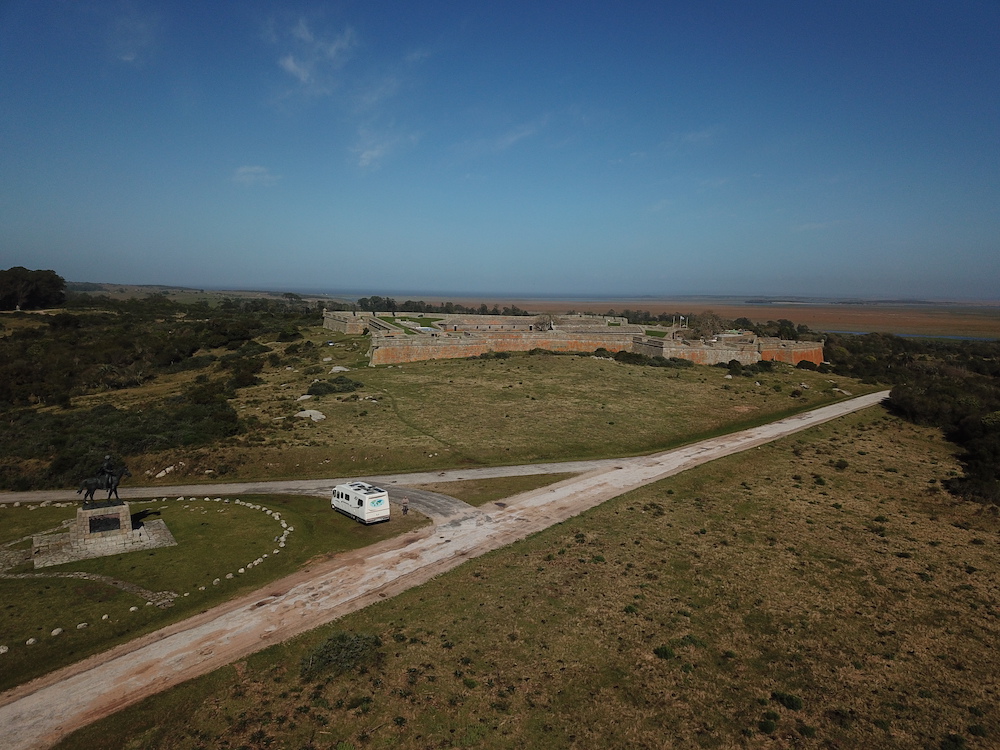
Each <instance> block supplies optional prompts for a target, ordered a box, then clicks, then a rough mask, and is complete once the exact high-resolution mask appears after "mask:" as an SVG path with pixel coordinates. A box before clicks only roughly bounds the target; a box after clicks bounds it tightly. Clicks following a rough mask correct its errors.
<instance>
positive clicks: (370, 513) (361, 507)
mask: <svg viewBox="0 0 1000 750" xmlns="http://www.w3.org/2000/svg"><path fill="white" fill-rule="evenodd" d="M330 507H331V508H333V509H334V510H337V511H340V512H341V513H343V514H344V515H345V516H350V517H351V518H353V519H354V520H355V521H360V522H361V523H378V522H380V521H388V520H389V493H388V492H386V491H385V490H383V489H382V488H381V487H376V486H375V485H373V484H368V483H367V482H348V483H347V484H338V485H337V486H336V487H334V488H333V495H332V496H331V497H330Z"/></svg>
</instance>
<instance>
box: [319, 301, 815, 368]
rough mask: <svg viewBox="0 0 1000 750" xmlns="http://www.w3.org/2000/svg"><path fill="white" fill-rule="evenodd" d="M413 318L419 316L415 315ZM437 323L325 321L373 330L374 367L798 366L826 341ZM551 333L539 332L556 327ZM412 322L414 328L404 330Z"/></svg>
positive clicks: (598, 321)
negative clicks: (584, 360) (490, 355)
mask: <svg viewBox="0 0 1000 750" xmlns="http://www.w3.org/2000/svg"><path fill="white" fill-rule="evenodd" d="M412 317H416V316H415V315H414V316H412ZM427 317H429V318H432V319H434V320H435V321H436V322H435V323H434V328H435V329H436V330H429V329H428V328H419V329H418V327H417V325H416V324H414V323H412V322H410V321H397V322H398V323H399V326H397V325H393V324H392V323H387V322H385V321H383V320H380V319H379V318H378V317H377V316H376V314H374V313H370V312H339V311H338V312H331V311H324V313H323V326H324V327H325V328H329V329H331V330H335V331H340V332H342V333H349V334H361V333H364V332H366V331H367V332H368V333H370V334H371V348H370V349H369V352H368V354H369V356H370V359H371V364H372V365H394V364H402V363H404V362H419V361H421V360H426V359H461V358H463V357H476V356H479V355H481V354H486V353H487V352H526V351H531V350H532V349H548V350H549V351H554V352H577V353H582V352H592V351H594V350H595V349H607V350H608V351H609V352H620V351H630V352H635V353H637V354H645V355H646V356H648V357H667V358H670V357H677V358H679V359H687V360H691V361H692V362H696V363H698V364H701V365H716V364H725V363H727V362H729V361H731V360H734V359H735V360H736V361H738V362H740V363H741V364H744V365H749V364H753V363H754V362H760V361H774V362H785V363H787V364H790V365H797V364H798V363H799V362H802V361H803V360H806V361H809V362H812V363H813V364H816V365H819V364H822V362H823V344H822V343H821V342H818V341H784V340H782V339H776V338H759V337H757V336H754V335H753V334H748V333H734V332H731V333H728V334H720V335H719V336H718V337H717V338H715V339H712V340H707V341H706V340H701V339H697V340H688V339H685V338H683V334H684V333H685V331H686V329H680V328H670V329H665V333H666V334H667V335H666V336H664V337H663V338H659V337H655V336H647V335H645V333H646V331H645V328H644V327H642V326H636V325H630V324H629V323H628V322H627V321H626V320H625V319H624V318H606V317H604V316H596V315H595V316H566V317H561V318H556V319H555V320H554V321H553V320H551V319H546V318H545V316H539V317H536V318H533V317H531V316H503V315H458V314H452V315H438V314H435V315H429V316H427ZM553 324H554V328H553V329H552V330H538V328H539V326H540V325H541V326H543V327H546V328H547V327H548V326H549V325H553ZM403 325H405V326H406V328H407V330H404V329H403V328H402V327H400V326H403Z"/></svg>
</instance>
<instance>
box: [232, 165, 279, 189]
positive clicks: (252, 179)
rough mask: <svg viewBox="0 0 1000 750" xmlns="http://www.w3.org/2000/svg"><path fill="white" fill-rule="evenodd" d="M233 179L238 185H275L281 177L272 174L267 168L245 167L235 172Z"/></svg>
mask: <svg viewBox="0 0 1000 750" xmlns="http://www.w3.org/2000/svg"><path fill="white" fill-rule="evenodd" d="M232 179H233V182H235V183H236V184H237V185H273V184H274V183H275V182H277V181H278V180H280V179H281V175H275V174H271V170H269V169H268V168H267V167H259V166H244V167H240V168H239V169H237V170H236V171H235V172H233V178H232Z"/></svg>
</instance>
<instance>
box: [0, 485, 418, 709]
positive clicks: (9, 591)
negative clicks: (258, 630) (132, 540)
mask: <svg viewBox="0 0 1000 750" xmlns="http://www.w3.org/2000/svg"><path fill="white" fill-rule="evenodd" d="M236 500H237V498H232V499H230V498H223V499H220V500H218V501H216V500H215V497H212V498H211V499H206V498H198V499H195V498H186V499H183V500H178V499H175V498H172V499H169V500H167V499H160V500H153V501H147V502H135V501H133V502H131V503H129V505H130V508H131V510H132V513H133V516H136V515H140V514H141V515H142V516H144V517H146V518H149V519H150V520H152V519H157V518H158V519H162V520H163V521H164V522H165V523H166V524H167V528H169V529H170V532H171V533H172V534H173V536H174V539H175V540H176V541H177V546H174V547H164V548H159V549H152V550H145V551H138V552H131V553H128V554H123V555H115V556H111V557H102V558H95V559H92V560H83V561H79V562H75V563H65V564H63V565H55V566H51V567H47V568H42V569H39V570H34V569H33V567H32V566H31V564H30V563H26V564H21V565H19V566H15V567H12V568H9V569H8V570H6V571H4V575H3V577H0V602H3V603H2V604H0V645H6V646H7V647H8V648H9V649H10V650H9V652H8V653H6V654H3V655H2V657H0V658H2V659H3V662H2V664H3V669H2V670H0V690H4V689H7V688H10V687H13V686H14V685H17V684H20V683H22V682H25V681H27V680H28V679H31V678H33V677H37V676H38V675H41V674H44V673H46V672H49V671H51V670H52V669H55V668H57V667H61V666H65V665H66V664H69V663H72V662H75V661H78V660H80V659H82V658H84V657H86V656H89V655H90V654H94V653H97V652H99V651H103V650H105V649H107V648H110V647H111V646H113V645H115V644H118V643H122V642H125V641H127V640H131V639H132V638H135V637H136V636H138V635H141V634H143V633H146V632H149V631H151V630H154V629H156V628H159V627H163V626H164V625H166V624H168V623H171V622H176V621H178V620H181V619H184V618H185V617H189V616H190V615H193V614H195V613H197V612H201V611H203V610H205V609H208V608H209V607H212V606H214V605H216V604H219V603H221V602H223V601H226V600H227V599H230V598H234V597H236V596H238V595H240V594H243V593H246V592H249V591H252V590H254V589H256V588H259V587H261V586H265V585H266V584H267V583H268V582H270V581H273V580H275V579H277V578H280V577H282V576H285V575H288V574H290V573H293V572H294V571H296V570H298V569H299V568H301V567H302V566H303V565H304V564H306V563H307V562H308V561H309V560H310V559H314V558H317V557H326V556H330V555H334V554H336V553H338V552H343V551H346V550H351V549H357V548H359V547H364V546H367V545H369V544H372V543H374V542H377V541H379V540H381V539H384V538H386V537H388V536H394V535H396V534H402V533H404V532H406V531H409V530H410V529H413V528H416V527H418V526H422V525H424V524H426V523H427V522H428V521H427V519H426V518H424V517H423V516H421V515H420V514H419V513H412V514H410V515H408V516H406V517H405V518H404V517H403V516H402V515H401V514H397V515H396V516H395V517H394V518H393V520H392V521H390V522H389V523H385V524H377V525H374V526H363V525H361V524H358V523H356V522H354V521H352V520H350V519H348V518H346V517H345V516H343V515H341V514H339V513H334V512H333V511H331V510H330V508H329V503H328V502H327V501H325V500H323V499H322V498H304V497H285V496H266V497H253V496H248V497H244V498H243V499H242V501H241V503H239V504H238V503H237V502H236ZM251 506H259V507H260V508H263V509H270V510H272V511H275V512H277V513H279V514H280V516H281V518H280V520H281V521H284V522H285V524H286V527H288V528H291V529H293V530H294V531H293V532H291V533H289V534H287V535H285V527H282V526H281V525H280V522H279V521H278V520H275V519H274V518H273V517H272V516H268V515H266V514H265V513H264V512H263V510H258V509H257V508H256V507H251ZM75 515H76V508H75V507H72V506H71V507H61V508H60V507H53V506H50V507H36V506H27V507H24V506H22V507H19V508H14V507H11V506H0V545H2V548H4V549H27V548H30V546H31V539H30V537H31V535H32V534H37V533H41V532H44V531H48V530H51V529H54V528H58V527H59V525H60V523H61V522H62V521H64V520H67V519H70V518H75ZM283 536H284V538H282V537H283ZM258 559H259V560H261V562H260V563H259V564H257V563H256V561H257V560H258ZM241 570H242V571H243V572H240V571H241ZM70 573H89V574H96V575H101V576H107V577H110V578H111V579H114V580H115V581H118V582H122V583H124V584H130V585H131V586H134V587H139V588H141V589H144V590H146V591H148V592H151V593H153V594H156V593H158V592H172V593H174V594H176V595H177V596H176V598H174V599H173V606H170V607H168V608H160V607H158V606H150V605H147V598H146V597H145V596H142V595H140V594H138V593H136V592H135V590H134V589H133V590H123V589H122V588H119V587H116V586H115V585H112V584H109V583H108V582H105V581H102V580H94V579H89V580H88V579H86V578H66V577H59V576H61V575H65V574H70ZM11 575H29V576H31V577H28V578H10V577H9V576H11ZM133 608H136V609H133ZM81 623H86V627H84V628H78V626H79V625H80V624H81ZM56 629H61V630H62V632H61V633H59V634H57V635H52V632H53V631H54V630H56ZM32 638H33V639H35V640H36V643H34V644H32V645H30V646H28V645H26V644H27V641H28V640H29V639H32Z"/></svg>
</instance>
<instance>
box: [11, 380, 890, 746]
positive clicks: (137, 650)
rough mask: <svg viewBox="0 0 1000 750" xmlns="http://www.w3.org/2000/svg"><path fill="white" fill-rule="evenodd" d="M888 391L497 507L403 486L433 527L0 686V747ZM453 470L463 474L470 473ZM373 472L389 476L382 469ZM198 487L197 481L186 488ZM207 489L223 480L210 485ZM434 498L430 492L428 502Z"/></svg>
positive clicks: (606, 470) (280, 486) (633, 462)
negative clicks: (0, 736) (1, 689)
mask: <svg viewBox="0 0 1000 750" xmlns="http://www.w3.org/2000/svg"><path fill="white" fill-rule="evenodd" d="M887 395H888V392H887V391H885V392H880V393H874V394H870V395H867V396H861V397H859V398H854V399H851V400H848V401H843V402H840V403H837V404H833V405H830V406H825V407H822V408H819V409H815V410H813V411H810V412H807V413H805V414H799V415H797V416H794V417H790V418H788V419H783V420H780V421H778V422H773V423H771V424H768V425H764V426H762V427H756V428H753V429H750V430H744V431H742V432H739V433H736V434H733V435H726V436H723V437H719V438H713V439H711V440H705V441H702V442H700V443H695V444H693V445H689V446H686V447H684V448H679V449H676V450H672V451H667V452H664V453H660V454H656V455H652V456H642V457H639V458H625V459H619V460H616V461H611V462H598V463H599V464H600V465H599V466H597V467H596V468H592V469H591V470H590V471H587V472H586V473H583V474H581V475H579V476H576V477H572V478H570V479H566V480H564V481H561V482H558V483H556V484H553V485H549V486H547V487H543V488H540V489H537V490H531V491H529V492H525V493H522V494H520V495H516V496H514V497H511V498H508V499H507V500H506V501H505V502H506V507H504V508H499V507H497V506H496V505H493V506H492V508H495V509H490V510H489V512H485V511H483V510H481V509H476V508H472V507H471V506H464V504H458V505H456V504H455V501H454V500H453V499H449V501H448V502H444V501H441V500H439V499H438V498H441V497H444V496H440V495H438V496H436V497H434V498H424V497H423V496H422V495H418V494H417V493H416V492H415V491H413V490H407V493H408V494H410V497H411V505H412V507H414V508H421V506H424V507H425V508H426V509H427V510H428V511H430V514H431V515H432V516H434V517H435V520H436V521H437V523H436V524H435V525H434V526H432V527H430V528H424V529H421V530H418V531H414V532H410V533H408V534H404V535H402V536H400V537H396V538H393V539H389V540H386V541H384V542H381V543H379V544H376V545H372V546H370V547H366V548H364V549H361V550H355V551H353V552H349V553H344V554H341V555H337V556H336V557H334V558H333V559H331V560H328V561H325V562H322V563H319V564H315V565H312V566H310V567H308V568H305V569H303V570H301V571H299V572H298V573H295V574H294V575H292V576H289V577H288V578H285V579H282V580H280V581H275V582H274V583H272V584H271V585H269V586H267V587H266V588H264V589H261V590H260V591H258V592H255V593H254V594H252V595H249V596H246V597H243V598H240V599H238V600H234V601H231V602H227V603H225V604H223V605H220V606H218V607H216V608H214V609H212V610H209V611H207V612H204V613H202V614H200V615H197V616H195V617H192V618H189V619H188V620H185V621H183V622H180V623H176V624H174V625H171V626H169V627H166V628H164V629H162V630H159V631H157V632H155V633H151V634H149V635H147V636H144V637H142V638H139V639H137V640H135V641H133V642H131V643H128V644H124V645H122V646H119V647H117V648H115V649H112V650H111V651H108V652H106V653H103V654H98V655H96V656H94V657H91V658H90V659H87V660H85V661H83V662H81V663H79V664H75V665H72V666H70V667H67V668H65V669H62V670H59V671H58V672H55V673H53V674H50V675H46V676H45V677H42V678H39V679H38V680H35V681H33V682H31V683H28V684H26V685H22V686H20V687H18V688H15V689H13V690H11V691H8V692H7V693H4V694H2V695H0V727H3V731H4V746H5V747H6V748H8V749H9V750H28V749H34V748H46V747H51V746H52V745H53V744H54V743H55V742H57V741H58V740H59V739H60V738H61V737H63V736H65V735H66V734H68V733H70V732H72V731H74V730H76V729H78V728H80V727H83V726H86V725H87V724H89V723H91V722H93V721H96V720H97V719H99V718H102V717H104V716H107V715H109V714H111V713H113V712H114V711H117V710H119V709H121V708H124V707H125V706H128V705H130V704H132V703H135V702H137V701H139V700H141V699H143V698H146V697H147V696H150V695H153V694H155V693H157V692H159V691H161V690H164V689H166V688H168V687H171V686H174V685H177V684H179V683H181V682H183V681H185V680H188V679H191V678H193V677H197V676H199V675H202V674H205V673H207V672H210V671H212V670H214V669H217V668H218V667H221V666H224V665H225V664H229V663H231V662H233V661H235V660H237V659H240V658H243V657H245V656H247V655H249V654H251V653H254V652H255V651H258V650H260V649H262V648H266V647H267V646H269V645H270V644H272V643H277V642H279V641H282V640H285V639H287V638H290V637H292V636H294V635H296V634H298V633H301V632H304V631H306V630H310V629H312V628H315V627H318V626H320V625H323V624H325V623H327V622H330V621H331V620H334V619H336V618H338V617H342V616H344V615H346V614H348V613H350V612H353V611H355V610H358V609H361V608H362V607H364V606H366V605H368V604H370V603H372V602H375V601H378V600H380V599H383V598H386V597H390V596H394V595H395V594H398V593H400V592H402V591H405V590H406V589H409V588H411V587H413V586H416V585H419V584H421V583H423V582H425V581H427V580H429V579H430V578H432V577H433V576H436V575H439V574H440V573H443V572H445V571H447V570H450V569H451V568H454V567H457V566H458V565H460V564H461V563H462V562H464V561H465V560H467V559H470V558H473V557H477V556H479V555H482V554H484V553H486V552H488V551H490V550H493V549H496V548H498V547H502V546H504V545H507V544H510V543H512V542H515V541H517V540H519V539H523V538H524V537H526V536H528V535H529V534H532V533H534V532H536V531H540V530H542V529H545V528H548V527H549V526H551V525H553V524H555V523H558V522H560V521H563V520H565V519H567V518H571V517H572V516H575V515H578V514H579V513H582V512H583V511H585V510H587V509H589V508H592V507H594V506H596V505H599V504H600V503H602V502H605V501H606V500H609V499H611V498H613V497H617V496H619V495H621V494H623V493H625V492H628V491H629V490H633V489H636V488H638V487H642V486H644V485H646V484H649V483H651V482H655V481H657V480H659V479H663V478H665V477H668V476H671V475H673V474H677V473H679V472H681V471H684V470H686V469H689V468H692V467H695V466H698V465H700V464H703V463H706V462H708V461H712V460H714V459H716V458H721V457H723V456H727V455H731V454H733V453H738V452H740V451H744V450H748V449H750V448H754V447H756V446H759V445H763V444H764V443H768V442H771V441H773V440H776V439H778V438H781V437H785V436H786V435H790V434H793V433H795V432H798V431H800V430H804V429H806V428H809V427H812V426H814V425H817V424H821V423H823V422H827V421H829V420H831V419H836V418H837V417H840V416H843V415H846V414H849V413H851V412H854V411H858V410H860V409H864V408H867V407H869V406H873V405H875V404H877V403H879V402H881V401H882V399H884V398H885V397H886V396H887ZM545 466H546V467H549V466H550V465H548V464H546V465H545ZM563 466H564V467H565V466H566V465H565V464H564V465H563ZM570 470H571V469H570ZM561 471H567V469H566V468H562V469H561ZM461 474H462V478H472V477H471V476H470V474H471V472H461ZM406 476H407V477H413V476H421V475H406ZM423 476H427V475H423ZM430 476H432V477H433V479H432V480H428V479H424V480H422V481H438V482H440V481H444V480H443V479H442V477H441V475H440V473H437V474H432V475H430ZM456 478H457V477H456ZM330 483H331V480H325V481H323V482H317V483H316V487H317V489H319V488H322V489H323V494H325V492H326V491H327V488H328V487H329V486H330ZM382 483H385V484H388V482H384V478H383V482H382ZM240 486H243V485H240ZM254 486H260V487H265V486H266V487H267V489H266V490H262V491H267V492H275V491H282V492H287V491H290V490H289V489H288V483H280V482H279V483H257V484H256V485H254ZM300 486H301V485H300ZM205 491H206V487H204V486H203V487H201V488H199V489H198V490H196V491H194V492H187V493H185V494H203V493H204V492H205ZM249 491H252V490H245V489H238V490H235V492H249ZM158 492H159V493H160V494H162V490H159V491H158ZM400 492H402V490H400ZM167 494H171V493H167ZM178 494H180V493H178ZM211 494H213V495H216V494H228V491H225V490H223V489H222V488H221V486H219V485H212V486H211ZM306 494H313V493H311V492H310V493H306ZM394 494H395V493H394ZM428 494H431V495H433V494H434V493H428ZM435 503H441V504H440V505H438V506H436V510H435V509H432V506H433V505H434V504H435Z"/></svg>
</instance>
